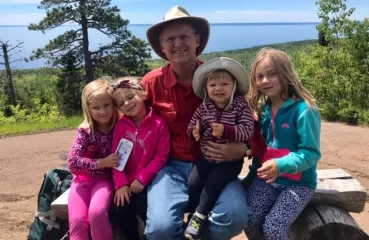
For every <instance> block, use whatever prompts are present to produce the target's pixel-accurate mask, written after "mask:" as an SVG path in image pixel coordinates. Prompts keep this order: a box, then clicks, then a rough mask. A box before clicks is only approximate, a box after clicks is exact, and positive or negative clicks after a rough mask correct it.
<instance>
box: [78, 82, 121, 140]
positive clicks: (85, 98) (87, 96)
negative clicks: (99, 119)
mask: <svg viewBox="0 0 369 240" xmlns="http://www.w3.org/2000/svg"><path fill="white" fill-rule="evenodd" d="M102 94H108V95H109V96H110V97H111V87H110V84H109V82H108V81H107V80H103V79H96V80H94V81H92V82H90V83H88V84H87V85H86V86H85V87H84V88H83V91H82V110H83V117H84V120H83V122H82V123H81V124H80V125H79V128H88V129H90V131H91V133H92V134H93V133H94V132H95V130H96V122H95V121H94V120H93V118H92V116H91V113H90V109H89V108H88V106H89V104H90V103H91V101H92V99H93V98H95V97H97V96H99V95H102ZM112 103H113V116H112V120H111V125H110V128H109V130H111V129H112V128H113V127H114V124H115V121H116V119H117V108H116V107H115V105H114V101H113V100H112Z"/></svg>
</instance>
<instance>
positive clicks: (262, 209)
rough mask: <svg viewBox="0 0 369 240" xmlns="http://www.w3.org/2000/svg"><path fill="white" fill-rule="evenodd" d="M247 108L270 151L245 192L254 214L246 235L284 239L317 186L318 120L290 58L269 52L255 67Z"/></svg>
mask: <svg viewBox="0 0 369 240" xmlns="http://www.w3.org/2000/svg"><path fill="white" fill-rule="evenodd" d="M250 104H251V107H252V109H254V110H255V111H256V112H257V113H258V116H259V120H260V124H261V129H262V133H263V135H264V138H265V141H266V144H267V146H268V148H267V150H266V151H265V154H264V156H262V157H261V158H260V159H258V158H254V159H253V166H252V168H251V171H250V173H249V176H251V178H252V177H253V176H257V178H255V179H254V180H253V182H252V183H251V185H250V187H249V188H248V194H247V196H248V203H249V205H250V207H251V210H252V215H251V216H250V219H249V222H248V224H247V226H246V228H245V232H246V235H247V237H248V239H250V240H253V239H281V240H283V239H288V228H289V226H290V225H291V223H292V222H293V221H294V220H295V219H296V218H297V217H298V215H299V214H300V213H301V212H302V210H303V209H304V208H305V206H306V205H307V203H308V202H309V201H310V199H311V198H312V196H313V193H314V189H315V188H316V185H317V172H316V167H317V162H318V160H319V159H320V157H321V153H320V115H319V112H318V110H317V106H316V104H315V100H314V99H313V97H312V96H311V95H310V93H309V92H308V91H307V90H306V89H305V88H304V87H303V86H302V85H301V82H300V80H299V78H298V76H297V74H296V72H295V70H294V68H293V64H292V62H291V59H290V58H289V57H288V55H287V54H286V53H284V52H282V51H279V50H275V49H269V48H265V49H262V50H261V51H260V52H259V54H258V55H257V57H256V59H255V61H254V63H253V66H252V75H251V90H250ZM259 160H260V161H259ZM246 179H247V181H250V180H251V179H250V178H246Z"/></svg>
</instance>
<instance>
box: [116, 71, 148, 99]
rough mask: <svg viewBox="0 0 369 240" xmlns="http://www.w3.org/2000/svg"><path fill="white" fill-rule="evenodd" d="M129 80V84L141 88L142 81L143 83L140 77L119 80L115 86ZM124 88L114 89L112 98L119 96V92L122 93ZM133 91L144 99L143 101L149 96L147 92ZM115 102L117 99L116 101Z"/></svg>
mask: <svg viewBox="0 0 369 240" xmlns="http://www.w3.org/2000/svg"><path fill="white" fill-rule="evenodd" d="M126 80H128V81H129V83H131V84H133V85H137V86H141V85H140V81H141V78H139V77H134V76H127V77H121V78H118V79H117V81H116V82H115V85H118V84H119V83H120V82H122V81H126ZM121 89H122V88H116V89H113V90H112V97H113V99H114V95H115V94H117V93H118V92H120V90H121ZM142 89H144V88H142ZM132 90H133V91H134V92H135V93H136V94H137V95H138V96H140V98H142V100H146V96H147V92H146V91H145V90H138V89H133V88H132ZM114 101H115V99H114Z"/></svg>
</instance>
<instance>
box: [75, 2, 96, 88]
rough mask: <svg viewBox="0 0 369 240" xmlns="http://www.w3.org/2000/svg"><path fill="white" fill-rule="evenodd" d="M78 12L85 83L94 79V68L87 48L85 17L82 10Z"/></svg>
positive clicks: (82, 5)
mask: <svg viewBox="0 0 369 240" xmlns="http://www.w3.org/2000/svg"><path fill="white" fill-rule="evenodd" d="M79 4H80V7H85V6H86V0H81V1H80V2H79ZM80 13H81V20H82V36H83V55H84V57H85V70H86V83H89V82H91V81H92V80H93V79H94V70H93V66H92V60H91V54H90V50H89V42H88V28H87V17H86V15H85V12H84V11H81V12H80Z"/></svg>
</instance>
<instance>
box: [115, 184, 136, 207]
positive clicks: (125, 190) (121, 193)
mask: <svg viewBox="0 0 369 240" xmlns="http://www.w3.org/2000/svg"><path fill="white" fill-rule="evenodd" d="M131 196H132V195H131V191H130V190H129V187H128V186H123V187H120V188H118V190H117V191H116V192H115V196H114V203H115V204H117V206H122V207H123V206H124V200H126V201H127V203H129V198H130V197H131Z"/></svg>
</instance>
